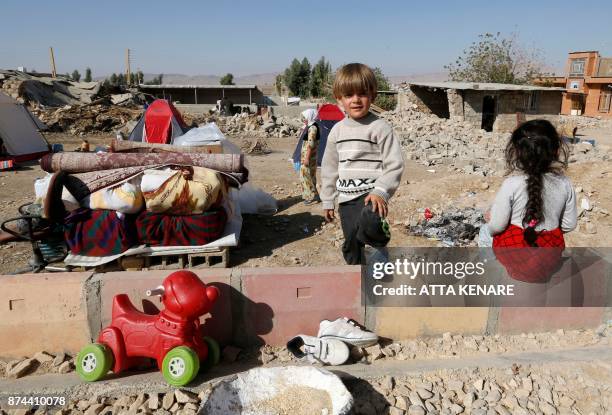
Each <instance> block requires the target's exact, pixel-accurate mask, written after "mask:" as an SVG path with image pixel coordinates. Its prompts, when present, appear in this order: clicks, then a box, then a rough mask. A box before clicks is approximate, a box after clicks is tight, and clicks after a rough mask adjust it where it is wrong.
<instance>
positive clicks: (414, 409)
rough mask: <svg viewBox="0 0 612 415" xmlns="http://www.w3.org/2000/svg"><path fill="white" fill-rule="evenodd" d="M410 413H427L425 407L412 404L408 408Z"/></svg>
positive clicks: (413, 414) (419, 414) (420, 414)
mask: <svg viewBox="0 0 612 415" xmlns="http://www.w3.org/2000/svg"><path fill="white" fill-rule="evenodd" d="M408 415H425V408H423V407H422V406H418V405H411V406H410V408H408Z"/></svg>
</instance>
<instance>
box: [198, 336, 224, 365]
mask: <svg viewBox="0 0 612 415" xmlns="http://www.w3.org/2000/svg"><path fill="white" fill-rule="evenodd" d="M204 341H205V342H206V345H207V346H208V356H206V360H205V361H204V362H202V370H208V369H211V368H212V367H213V366H215V365H218V364H219V361H220V360H221V348H220V347H219V343H217V341H216V340H215V339H213V338H212V337H209V336H204Z"/></svg>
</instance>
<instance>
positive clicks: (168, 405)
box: [162, 392, 174, 410]
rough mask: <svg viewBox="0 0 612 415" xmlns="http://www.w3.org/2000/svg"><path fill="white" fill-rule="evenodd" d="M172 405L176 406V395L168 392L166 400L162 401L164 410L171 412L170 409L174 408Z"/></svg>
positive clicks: (165, 396)
mask: <svg viewBox="0 0 612 415" xmlns="http://www.w3.org/2000/svg"><path fill="white" fill-rule="evenodd" d="M172 405H174V393H172V392H168V393H166V394H165V395H164V398H163V399H162V408H163V409H165V410H170V408H172Z"/></svg>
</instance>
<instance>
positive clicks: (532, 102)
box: [527, 91, 540, 112]
mask: <svg viewBox="0 0 612 415" xmlns="http://www.w3.org/2000/svg"><path fill="white" fill-rule="evenodd" d="M539 92H540V91H531V92H530V93H529V102H528V103H527V110H528V111H533V112H535V111H537V110H538V98H539V96H540V94H539Z"/></svg>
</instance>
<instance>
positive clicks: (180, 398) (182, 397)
mask: <svg viewBox="0 0 612 415" xmlns="http://www.w3.org/2000/svg"><path fill="white" fill-rule="evenodd" d="M174 396H175V397H176V401H177V402H178V403H187V402H197V401H198V395H197V394H195V393H193V392H189V391H187V390H182V389H177V390H176V391H175V392H174Z"/></svg>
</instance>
